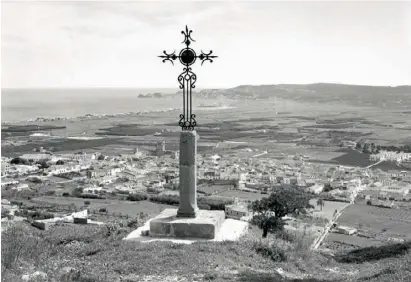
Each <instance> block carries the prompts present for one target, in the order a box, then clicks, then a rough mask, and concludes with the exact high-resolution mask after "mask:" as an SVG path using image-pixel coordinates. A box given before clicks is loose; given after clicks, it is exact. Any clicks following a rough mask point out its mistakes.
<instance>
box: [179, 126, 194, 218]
mask: <svg viewBox="0 0 411 282" xmlns="http://www.w3.org/2000/svg"><path fill="white" fill-rule="evenodd" d="M196 160H197V133H196V131H183V132H181V134H180V205H179V207H178V211H177V217H180V218H195V217H196V214H197V211H198V207H197V164H196Z"/></svg>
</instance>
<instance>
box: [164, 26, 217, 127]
mask: <svg viewBox="0 0 411 282" xmlns="http://www.w3.org/2000/svg"><path fill="white" fill-rule="evenodd" d="M192 32H193V31H192V30H188V28H187V26H186V30H185V31H184V30H183V31H181V33H182V34H183V35H184V41H183V42H182V43H184V44H185V45H186V47H185V48H184V49H182V50H181V51H180V53H179V54H178V55H176V54H175V51H174V52H173V53H171V54H169V53H167V52H166V51H163V53H164V55H161V56H159V57H160V58H163V63H165V62H166V61H170V62H171V63H172V64H173V65H174V62H173V61H175V60H177V59H179V60H180V62H181V63H182V64H183V65H184V68H183V72H182V73H181V74H180V75H179V76H178V82H179V84H180V89H183V113H182V114H180V121H179V123H178V125H179V126H181V128H182V129H183V130H194V127H195V126H196V125H197V122H196V120H195V117H196V115H195V114H193V113H192V110H193V109H192V89H193V88H195V82H196V81H197V76H196V74H195V73H193V72H192V69H191V67H190V66H191V65H192V64H194V62H195V61H196V59H200V60H201V65H202V64H203V63H204V62H205V61H210V63H212V62H213V60H212V59H213V58H217V56H214V55H211V54H212V53H213V51H211V50H210V52H209V53H204V52H203V51H201V54H200V55H197V54H196V52H195V51H194V50H193V49H191V48H190V44H191V41H193V42H195V40H194V39H193V38H191V33H192Z"/></svg>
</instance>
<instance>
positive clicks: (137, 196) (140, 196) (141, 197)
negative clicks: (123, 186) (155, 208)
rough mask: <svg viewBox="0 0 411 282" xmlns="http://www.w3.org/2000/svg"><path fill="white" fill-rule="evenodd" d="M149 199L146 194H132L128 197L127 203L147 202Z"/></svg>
mask: <svg viewBox="0 0 411 282" xmlns="http://www.w3.org/2000/svg"><path fill="white" fill-rule="evenodd" d="M147 199H148V197H147V195H146V194H142V193H136V194H130V195H128V196H127V199H126V200H127V201H134V202H138V201H144V200H147Z"/></svg>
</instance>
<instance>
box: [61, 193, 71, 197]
mask: <svg viewBox="0 0 411 282" xmlns="http://www.w3.org/2000/svg"><path fill="white" fill-rule="evenodd" d="M62 196H63V197H69V196H70V194H69V193H67V192H64V193H63V194H62Z"/></svg>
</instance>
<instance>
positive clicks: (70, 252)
mask: <svg viewBox="0 0 411 282" xmlns="http://www.w3.org/2000/svg"><path fill="white" fill-rule="evenodd" d="M140 224H142V220H141V221H139V220H138V219H137V220H134V221H133V222H131V221H125V220H122V221H118V222H117V223H113V224H109V225H107V226H90V225H69V224H59V225H56V226H55V227H53V228H51V229H50V230H47V231H39V230H37V229H33V228H32V227H30V226H28V225H25V224H23V223H21V224H18V225H15V226H14V227H12V228H10V229H8V230H7V231H5V232H4V234H3V236H2V254H1V255H2V281H20V280H21V276H22V275H23V274H28V273H34V272H35V271H42V272H44V273H46V274H47V279H48V280H44V279H43V280H42V281H63V282H69V281H83V282H85V281H88V282H91V281H120V277H121V278H122V281H156V282H157V281H164V282H166V281H172V280H171V279H172V278H178V279H180V280H174V281H288V282H291V281H363V280H361V279H365V278H370V279H371V280H367V281H374V282H380V281H381V282H382V281H400V282H401V281H404V282H405V281H407V280H406V279H408V278H410V277H411V273H410V265H411V264H410V262H411V255H410V253H407V254H406V255H405V256H404V255H403V256H402V257H400V258H393V257H390V258H385V259H382V260H380V261H372V262H369V261H367V262H365V263H363V264H359V265H357V264H347V263H340V262H337V261H335V260H333V259H330V258H328V257H326V256H324V255H321V254H318V253H312V252H310V251H309V246H310V245H311V243H312V238H311V237H310V236H309V235H308V233H307V232H299V233H298V232H290V234H288V237H287V238H288V239H287V240H283V239H278V238H275V237H274V236H273V235H270V236H269V237H268V238H266V239H262V238H260V237H261V231H260V230H258V229H257V230H256V228H255V227H254V228H253V229H252V230H251V232H249V233H248V234H247V235H246V236H244V237H243V238H241V239H240V240H239V241H237V242H215V243H209V242H198V243H193V244H191V245H180V244H173V243H169V242H155V243H148V244H142V243H139V242H133V241H122V240H121V238H123V237H124V235H125V234H127V232H129V231H131V230H132V229H135V228H136V226H138V225H140ZM402 260H404V261H405V262H408V263H409V264H408V265H406V264H405V263H403V262H402ZM279 268H282V269H283V270H284V272H285V273H286V274H287V275H288V276H291V277H294V278H295V277H298V278H301V279H302V280H294V278H290V277H289V278H283V277H282V276H281V275H279V274H278V273H277V271H276V270H277V269H279ZM399 271H401V272H399ZM3 277H4V278H3ZM336 277H338V279H340V278H341V279H340V280H338V279H337V280H336ZM381 279H388V280H381ZM401 279H402V280H401Z"/></svg>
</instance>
